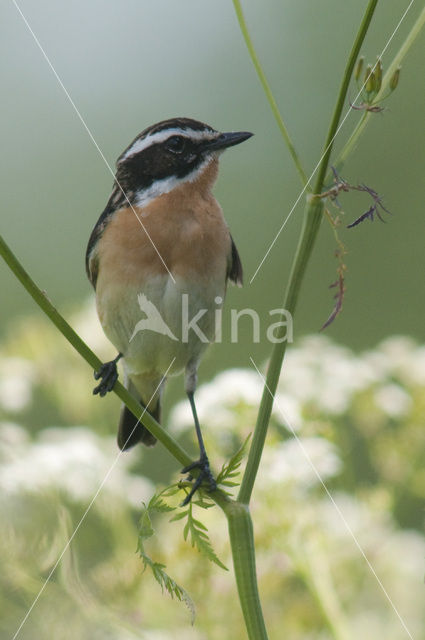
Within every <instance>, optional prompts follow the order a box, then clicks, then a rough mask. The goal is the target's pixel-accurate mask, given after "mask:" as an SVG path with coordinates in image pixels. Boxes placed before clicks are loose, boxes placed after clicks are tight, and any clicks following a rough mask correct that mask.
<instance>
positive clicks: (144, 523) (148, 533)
mask: <svg viewBox="0 0 425 640" xmlns="http://www.w3.org/2000/svg"><path fill="white" fill-rule="evenodd" d="M171 489H172V487H167V489H165V490H164V491H161V493H159V494H155V495H154V496H153V497H152V498H151V499H150V500H149V503H148V505H147V506H146V505H144V511H143V513H142V515H141V517H140V523H139V537H138V542H137V552H138V553H139V555H140V557H141V559H142V562H143V570H144V571H145V570H146V567H149V568H150V569H151V570H152V573H153V576H154V578H155V580H156V581H157V582H158V584H159V585H160V587H161V589H162V591H164V589H165V591H167V592H168V593H169V594H170V596H171V597H172V598H174V597H176V598H177V600H180V602H184V603H185V605H186V606H187V608H188V609H189V611H190V617H191V623H192V624H193V622H194V620H195V605H194V603H193V600H192V599H191V597H190V596H189V594H188V593H187V591H186V590H185V589H183V587H181V586H180V585H179V584H177V582H176V581H175V580H173V578H171V577H170V576H169V575H168V573H166V571H165V565H164V564H161V563H159V562H154V561H153V560H152V559H151V558H150V557H149V556H148V555H147V553H146V552H145V547H144V544H145V542H146V540H147V539H148V538H151V537H152V536H153V535H154V533H155V531H154V528H153V526H152V519H151V515H152V514H153V513H165V512H169V511H174V510H175V507H171V506H170V505H168V504H167V503H166V502H165V501H164V500H163V499H162V496H163V494H166V495H171V493H170V490H171ZM167 492H168V493H167Z"/></svg>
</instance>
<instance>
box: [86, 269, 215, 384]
mask: <svg viewBox="0 0 425 640" xmlns="http://www.w3.org/2000/svg"><path fill="white" fill-rule="evenodd" d="M224 289H225V287H224V283H222V284H220V283H218V284H215V283H208V284H207V285H205V283H194V282H193V281H192V282H191V283H190V285H189V284H188V283H187V282H186V281H184V280H182V279H181V278H176V282H175V283H174V282H173V280H172V279H171V277H170V276H169V275H168V274H167V275H158V276H155V277H153V278H151V279H149V280H148V282H146V283H145V285H144V286H143V287H141V288H132V287H126V288H125V289H124V288H120V287H118V286H115V287H114V286H111V284H109V285H108V286H107V287H106V288H104V287H100V288H98V291H97V306H98V312H99V317H100V319H101V323H102V326H103V329H104V331H105V334H106V335H107V337H108V338H109V340H110V341H111V342H112V343H113V344H114V345H115V347H116V348H117V349H118V351H120V352H121V353H122V354H123V355H124V358H125V364H126V370H127V372H128V373H129V375H138V374H157V375H162V374H164V373H165V372H166V371H167V370H168V369H169V371H168V375H172V374H175V373H179V372H180V371H182V370H183V369H185V367H186V366H187V364H188V363H189V362H190V361H192V362H193V361H197V360H198V359H199V358H200V356H201V354H202V352H203V351H204V349H205V348H206V347H207V346H208V344H209V342H212V341H213V340H214V335H215V331H216V327H215V319H216V311H217V310H219V309H220V308H221V306H222V301H223V298H224ZM217 298H219V300H218V301H217ZM198 313H199V314H200V315H199V320H198V321H197V322H196V324H195V323H194V325H193V326H195V327H196V328H197V331H195V330H194V329H193V328H191V327H190V326H188V322H189V323H190V321H191V320H192V319H193V318H194V317H195V316H196V315H197V314H198ZM171 363H172V364H171ZM170 365H171V368H170Z"/></svg>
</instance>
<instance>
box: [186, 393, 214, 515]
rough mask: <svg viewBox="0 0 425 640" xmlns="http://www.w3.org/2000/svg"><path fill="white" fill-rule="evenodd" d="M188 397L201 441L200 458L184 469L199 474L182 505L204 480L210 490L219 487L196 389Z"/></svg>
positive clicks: (188, 500)
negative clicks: (200, 414) (202, 429)
mask: <svg viewBox="0 0 425 640" xmlns="http://www.w3.org/2000/svg"><path fill="white" fill-rule="evenodd" d="M187 397H188V398H189V402H190V406H191V408H192V414H193V420H194V422H195V429H196V435H197V438H198V443H199V460H195V462H191V464H188V465H187V467H184V469H182V473H189V471H192V469H199V475H198V477H197V478H196V479H195V481H194V483H193V485H192V488H191V490H190V492H189V493H188V495H187V496H186V498H185V499H184V500H183V502H182V506H185V505H187V504H189V502H190V501H191V499H192V497H193V495H194V493H195V492H196V491H197V490H198V489H199V487H200V486H201V484H202V483H203V481H204V480H207V481H208V484H209V490H210V491H214V490H215V489H216V488H217V483H216V481H215V478H214V476H213V474H212V473H211V469H210V463H209V460H208V456H207V452H206V450H205V445H204V440H203V438H202V432H201V427H200V425H199V420H198V414H197V412H196V406H195V398H194V391H192V390H190V391H187Z"/></svg>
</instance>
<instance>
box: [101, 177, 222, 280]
mask: <svg viewBox="0 0 425 640" xmlns="http://www.w3.org/2000/svg"><path fill="white" fill-rule="evenodd" d="M212 170H214V171H216V167H211V166H210V167H208V168H207V169H206V171H205V172H204V174H207V175H204V174H202V176H201V177H200V178H198V180H197V181H194V182H192V183H184V184H182V185H181V186H179V187H177V188H175V189H174V190H173V191H171V192H170V193H168V194H164V195H162V196H159V197H158V198H156V199H155V200H153V201H151V202H150V203H149V204H147V205H146V206H145V207H143V208H135V209H134V211H133V210H132V209H131V208H125V209H120V210H119V211H118V212H117V213H116V214H114V216H113V218H112V219H111V220H110V222H109V223H108V226H107V228H106V229H105V231H104V233H103V235H102V237H101V238H100V240H99V242H98V245H97V247H96V254H97V260H98V264H99V280H98V286H99V285H101V286H102V285H103V286H104V285H106V284H115V285H119V286H121V287H126V286H136V287H137V286H139V285H142V284H143V282H144V281H145V280H146V279H149V278H150V277H151V276H155V275H159V274H166V273H167V269H168V270H169V271H170V272H171V273H172V274H173V276H174V277H176V276H180V277H182V278H184V279H185V280H189V281H190V280H191V279H195V280H197V281H199V280H201V281H202V280H204V281H205V282H208V281H211V279H215V278H220V279H222V280H223V282H224V280H225V277H226V271H227V264H228V259H229V258H228V256H229V254H230V246H231V241H230V235H229V231H228V228H227V225H226V222H225V220H224V218H223V214H222V211H221V208H220V206H219V204H218V203H217V201H216V200H215V198H214V197H213V195H212V194H211V192H210V189H209V186H210V183H211V179H208V178H209V177H210V176H208V172H209V171H212ZM164 263H165V264H164Z"/></svg>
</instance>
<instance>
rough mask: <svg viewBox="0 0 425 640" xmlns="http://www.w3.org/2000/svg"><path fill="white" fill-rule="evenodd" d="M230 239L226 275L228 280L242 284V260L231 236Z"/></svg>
mask: <svg viewBox="0 0 425 640" xmlns="http://www.w3.org/2000/svg"><path fill="white" fill-rule="evenodd" d="M230 240H231V243H232V245H231V251H230V254H229V264H228V269H227V277H228V279H229V280H231V281H232V282H234V283H235V284H237V285H238V286H240V287H241V286H242V283H243V269H242V262H241V259H240V257H239V253H238V250H237V249H236V245H235V243H234V242H233V238H232V236H230Z"/></svg>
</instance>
